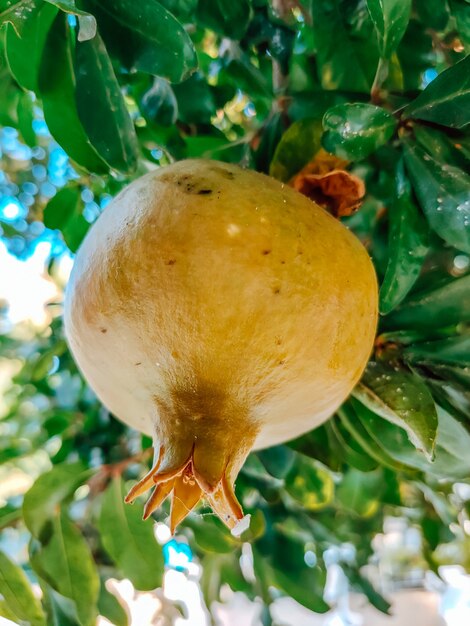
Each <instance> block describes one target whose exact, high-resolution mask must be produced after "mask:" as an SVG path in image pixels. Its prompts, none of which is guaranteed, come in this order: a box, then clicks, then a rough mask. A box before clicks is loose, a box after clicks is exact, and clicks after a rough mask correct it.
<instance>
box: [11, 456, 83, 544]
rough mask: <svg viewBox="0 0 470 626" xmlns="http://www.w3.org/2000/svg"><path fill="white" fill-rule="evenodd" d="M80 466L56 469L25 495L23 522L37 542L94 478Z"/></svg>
mask: <svg viewBox="0 0 470 626" xmlns="http://www.w3.org/2000/svg"><path fill="white" fill-rule="evenodd" d="M92 473H93V470H87V469H85V468H84V466H83V465H82V464H81V463H70V464H63V465H56V466H55V467H53V468H52V469H51V470H50V471H49V472H46V473H45V474H42V475H41V476H39V478H38V479H37V480H36V482H35V483H34V484H33V486H32V487H31V489H30V490H29V491H28V492H27V493H26V495H25V497H24V501H23V519H24V522H25V524H26V526H27V528H28V530H29V531H30V533H31V534H32V535H33V536H34V537H36V538H37V539H39V538H40V536H41V531H42V530H43V528H44V526H45V524H46V523H47V522H48V521H49V520H51V519H52V518H53V517H54V516H55V510H56V507H57V505H59V504H60V503H61V502H63V500H65V499H66V498H68V497H69V496H70V495H71V494H73V492H74V491H75V490H76V489H77V487H79V486H80V485H82V484H84V483H85V481H86V480H87V479H88V478H89V477H90V476H91V475H92Z"/></svg>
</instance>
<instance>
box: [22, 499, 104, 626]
mask: <svg viewBox="0 0 470 626" xmlns="http://www.w3.org/2000/svg"><path fill="white" fill-rule="evenodd" d="M31 564H32V566H33V568H34V570H35V571H36V573H37V574H38V575H39V576H40V577H41V578H43V579H44V580H45V581H46V582H47V583H48V584H49V585H50V586H51V587H52V588H53V589H55V590H56V591H57V592H58V593H60V594H61V595H62V596H65V597H66V598H68V599H70V600H72V602H73V608H74V609H75V611H76V615H77V618H78V621H79V623H80V625H81V626H95V623H96V618H97V615H98V609H97V601H98V593H99V585H100V581H99V577H98V573H97V571H96V568H95V563H94V561H93V557H92V555H91V552H90V549H89V547H88V545H87V543H86V541H85V539H84V538H83V536H82V535H81V533H80V531H79V530H78V528H77V527H76V526H75V525H74V524H72V522H71V521H70V520H69V518H68V517H67V515H66V514H65V512H63V511H57V512H56V514H55V517H54V519H53V523H52V529H51V535H50V537H49V540H48V541H47V543H46V544H45V545H43V546H41V547H39V548H36V550H35V551H34V552H33V554H32V555H31Z"/></svg>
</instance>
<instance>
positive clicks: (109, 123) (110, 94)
mask: <svg viewBox="0 0 470 626" xmlns="http://www.w3.org/2000/svg"><path fill="white" fill-rule="evenodd" d="M74 70H75V78H76V86H75V98H76V103H77V111H78V116H79V118H80V121H81V123H82V125H83V128H84V129H85V132H86V134H87V135H88V138H89V140H90V143H91V144H92V145H93V147H94V148H95V149H96V151H97V152H98V154H99V155H100V156H101V157H102V158H103V160H104V161H106V163H108V164H109V165H110V166H111V167H112V168H114V169H116V170H118V171H121V172H132V171H133V170H134V169H135V166H136V163H137V138H136V135H135V130H134V125H133V123H132V120H131V118H130V116H129V112H128V111H127V108H126V104H125V102H124V97H123V95H122V93H121V88H120V87H119V84H118V82H117V79H116V76H115V74H114V70H113V67H112V65H111V61H110V59H109V56H108V52H107V50H106V48H105V45H104V43H103V41H102V39H101V37H100V36H99V35H98V34H97V35H96V36H95V37H93V39H91V40H89V41H83V42H81V43H80V42H77V44H76V47H75V58H74Z"/></svg>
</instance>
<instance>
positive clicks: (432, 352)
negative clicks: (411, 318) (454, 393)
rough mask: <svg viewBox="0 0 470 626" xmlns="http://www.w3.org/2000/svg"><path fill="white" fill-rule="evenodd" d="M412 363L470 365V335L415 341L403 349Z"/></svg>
mask: <svg viewBox="0 0 470 626" xmlns="http://www.w3.org/2000/svg"><path fill="white" fill-rule="evenodd" d="M403 353H404V355H405V357H406V358H407V359H408V360H409V361H410V362H411V363H426V362H429V361H431V362H437V363H449V364H451V365H463V366H470V336H469V335H462V336H461V337H449V338H447V339H441V340H440V341H427V342H424V343H415V344H413V345H411V346H408V347H407V348H405V349H404V351H403Z"/></svg>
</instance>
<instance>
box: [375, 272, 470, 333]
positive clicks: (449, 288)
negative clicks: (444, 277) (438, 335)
mask: <svg viewBox="0 0 470 626" xmlns="http://www.w3.org/2000/svg"><path fill="white" fill-rule="evenodd" d="M468 321H470V275H467V276H462V278H457V279H454V280H451V281H449V282H448V283H446V284H444V285H441V286H439V287H437V288H434V289H428V290H426V291H423V292H419V293H416V294H414V295H413V296H412V297H411V298H409V299H408V300H407V301H406V302H405V303H404V304H402V305H401V306H400V307H398V308H397V309H396V310H395V311H393V312H392V313H391V314H390V315H389V316H387V317H386V318H385V320H384V322H385V325H386V326H387V328H394V329H400V330H402V329H405V328H416V329H419V330H424V329H432V330H435V329H437V328H444V327H446V326H452V325H455V324H459V323H460V322H468Z"/></svg>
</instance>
